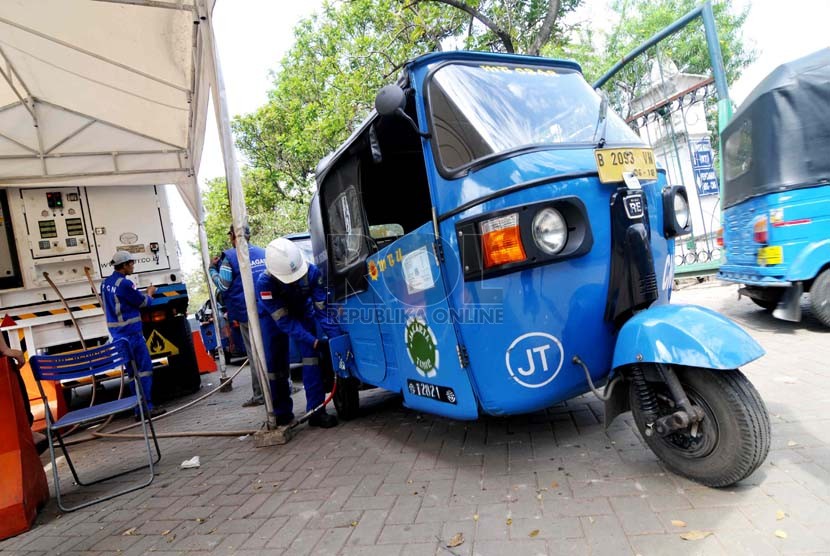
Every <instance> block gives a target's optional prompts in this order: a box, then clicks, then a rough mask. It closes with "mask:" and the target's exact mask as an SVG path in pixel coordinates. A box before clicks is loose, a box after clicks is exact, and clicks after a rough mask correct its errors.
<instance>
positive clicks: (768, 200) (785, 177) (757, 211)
mask: <svg viewBox="0 0 830 556" xmlns="http://www.w3.org/2000/svg"><path fill="white" fill-rule="evenodd" d="M828 91H830V49H828V48H825V49H823V50H820V51H818V52H815V53H813V54H810V55H809V56H805V57H804V58H800V59H798V60H795V61H793V62H790V63H787V64H784V65H782V66H780V67H778V68H777V69H776V70H774V71H773V72H772V73H771V74H770V75H769V76H767V78H766V79H764V80H763V81H762V82H761V83H760V84H759V85H758V86H757V87H756V88H755V89H754V90H753V91H752V93H750V95H749V96H748V97H747V99H746V101H744V103H743V104H742V105H741V107H740V110H738V112H737V113H736V114H735V116H734V118H733V119H732V121H731V122H730V123H729V125H728V126H727V127H726V128H725V129H724V131H723V133H722V139H721V140H722V142H723V145H724V153H723V158H724V178H725V181H724V187H723V242H724V246H725V248H726V262H725V263H724V264H723V265H722V266H721V268H720V274H719V277H720V278H721V279H723V280H728V281H730V282H736V283H738V284H742V285H743V286H742V287H741V288H740V290H739V291H740V293H741V294H743V295H746V296H747V297H749V298H750V299H752V301H754V302H755V303H756V304H757V305H759V306H761V307H763V308H764V309H767V310H769V311H773V315H774V316H775V317H778V318H781V319H785V320H791V321H799V320H800V319H801V297H802V294H803V293H805V292H809V294H810V295H809V298H810V305H811V308H812V312H813V314H815V316H816V317H817V318H818V319H819V320H820V321H821V322H822V323H823V324H824V325H825V326H829V327H830V157H828V156H827V148H828V144H830V95H828Z"/></svg>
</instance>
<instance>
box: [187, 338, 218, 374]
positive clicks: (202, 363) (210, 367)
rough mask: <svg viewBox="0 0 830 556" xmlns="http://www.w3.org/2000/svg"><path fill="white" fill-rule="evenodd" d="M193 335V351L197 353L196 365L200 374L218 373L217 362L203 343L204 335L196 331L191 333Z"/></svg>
mask: <svg viewBox="0 0 830 556" xmlns="http://www.w3.org/2000/svg"><path fill="white" fill-rule="evenodd" d="M191 334H192V335H193V351H195V352H196V363H197V364H198V366H199V374H206V373H212V372H215V371H216V361H214V360H213V357H211V356H210V354H209V353H208V352H207V349H205V343H204V342H203V341H202V333H201V332H199V331H198V330H196V331H195V332H192V333H191Z"/></svg>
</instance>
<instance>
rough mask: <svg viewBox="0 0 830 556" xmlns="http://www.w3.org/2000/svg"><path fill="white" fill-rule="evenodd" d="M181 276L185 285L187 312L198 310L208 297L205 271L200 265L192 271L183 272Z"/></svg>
mask: <svg viewBox="0 0 830 556" xmlns="http://www.w3.org/2000/svg"><path fill="white" fill-rule="evenodd" d="M182 278H183V281H184V283H185V284H186V285H187V298H188V299H187V312H188V313H190V314H192V313H195V312H196V311H198V310H199V309H200V308H201V307H202V305H204V303H205V301H207V299H208V290H207V283H206V282H205V273H204V272H203V271H202V268H201V266H200V267H199V268H198V269H196V270H194V271H192V272H185V273H184V275H183V276H182Z"/></svg>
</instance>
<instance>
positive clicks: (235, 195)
mask: <svg viewBox="0 0 830 556" xmlns="http://www.w3.org/2000/svg"><path fill="white" fill-rule="evenodd" d="M204 17H205V21H203V23H205V22H206V23H207V29H206V30H205V33H204V37H205V41H206V42H207V47H208V55H209V57H210V60H209V64H210V81H211V90H212V91H213V108H214V111H215V113H216V124H217V125H216V127H217V128H218V129H219V143H220V144H221V145H222V157H223V158H224V161H225V177H226V179H227V184H228V195H229V197H230V208H231V215H232V216H233V228H234V231H235V233H236V252H237V255H238V258H239V272H240V274H241V275H242V289H243V291H244V292H245V305H246V308H247V310H248V326H249V328H250V332H251V342H250V343H251V347H252V348H253V351H254V352H255V353H249V354H248V356H249V357H252V358H253V357H256V358H258V360H259V363H260V364H259V370H260V377H259V379H260V383H261V384H262V390H263V394H264V398H265V409H266V411H267V413H268V422H267V423H268V428H269V429H275V428H276V427H277V417H276V414H275V413H274V405H273V400H272V399H271V385H270V383H269V382H268V376H267V375H266V374H265V370H266V369H267V368H268V367H267V365H266V361H265V357H264V353H265V350H264V349H263V344H262V329H261V328H260V326H259V315H258V314H257V309H256V307H257V303H256V293H255V291H254V278H253V275H252V274H251V257H250V254H249V253H248V241H247V240H246V239H245V224H246V222H247V220H248V211H247V208H246V207H245V196H244V195H243V192H242V180H241V178H240V176H239V166H238V165H237V163H236V157H235V156H234V145H233V137H232V136H231V130H230V125H229V122H230V116H229V115H228V103H227V94H226V93H225V85H224V82H223V80H222V68H221V66H220V65H219V51H218V49H217V47H216V37H215V36H214V34H213V20H212V14H211V9H210V6H208V8H207V9H206V10H205V14H204Z"/></svg>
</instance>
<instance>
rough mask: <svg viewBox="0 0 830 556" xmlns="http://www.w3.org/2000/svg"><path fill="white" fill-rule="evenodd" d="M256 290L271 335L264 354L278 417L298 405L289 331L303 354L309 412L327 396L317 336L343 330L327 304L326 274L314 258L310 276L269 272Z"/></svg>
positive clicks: (265, 330) (267, 336) (264, 324)
mask: <svg viewBox="0 0 830 556" xmlns="http://www.w3.org/2000/svg"><path fill="white" fill-rule="evenodd" d="M256 292H257V305H258V308H259V316H260V324H261V326H262V336H263V338H265V339H266V341H265V357H266V359H267V361H268V379H269V382H270V383H271V395H272V397H273V399H274V412H275V413H276V415H277V417H280V416H287V415H290V414H291V413H292V409H293V401H292V399H291V385H290V381H289V372H288V337H289V336H290V337H291V338H292V339H293V340H294V342H295V343H296V345H297V347H298V348H299V350H300V354H301V355H302V358H303V386H305V392H306V411H310V410H312V409H314V408H315V407H317V406H318V405H320V404H322V403H323V400H324V399H325V392H324V387H323V379H322V376H321V374H320V366H319V360H318V357H317V352H316V351H315V350H314V341H315V340H316V339H317V338H318V337H323V336H328V337H329V338H333V337H336V336H339V335H341V334H342V332H341V331H340V327H339V326H338V325H337V323H336V322H335V321H334V318H333V317H332V315H330V314H329V312H328V310H327V308H326V289H325V287H324V284H323V275H322V274H321V272H320V270H319V269H318V268H317V267H316V266H315V265H313V264H311V263H309V265H308V273H306V275H305V276H303V277H302V278H300V279H299V280H297V281H296V282H294V283H291V284H283V283H282V282H280V281H279V280H277V279H276V278H274V277H273V276H271V275H270V274H269V273H268V272H267V271H266V272H263V273H262V274H261V275H260V277H259V279H258V280H257V282H256ZM317 330H319V332H320V335H319V336H318V335H317ZM269 340H270V341H269Z"/></svg>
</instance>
